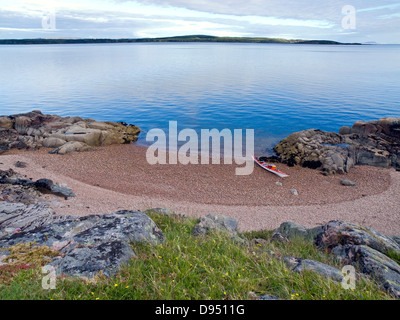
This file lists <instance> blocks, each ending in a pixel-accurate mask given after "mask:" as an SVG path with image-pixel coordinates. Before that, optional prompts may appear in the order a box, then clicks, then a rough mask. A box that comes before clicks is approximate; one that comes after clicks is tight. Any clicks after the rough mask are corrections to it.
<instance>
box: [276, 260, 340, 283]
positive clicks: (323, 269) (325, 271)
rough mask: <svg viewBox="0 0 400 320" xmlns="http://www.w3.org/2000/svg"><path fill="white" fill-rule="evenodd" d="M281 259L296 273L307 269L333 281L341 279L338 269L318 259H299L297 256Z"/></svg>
mask: <svg viewBox="0 0 400 320" xmlns="http://www.w3.org/2000/svg"><path fill="white" fill-rule="evenodd" d="M283 261H284V262H285V263H286V265H287V266H288V267H289V268H291V270H292V271H294V272H297V273H301V272H303V271H304V270H307V271H313V272H315V273H317V274H319V275H321V276H323V277H326V278H330V279H332V280H333V281H335V282H341V281H342V279H343V274H342V272H341V271H340V270H339V269H337V268H334V267H332V266H329V265H327V264H324V263H322V262H319V261H314V260H309V259H300V258H297V257H284V258H283Z"/></svg>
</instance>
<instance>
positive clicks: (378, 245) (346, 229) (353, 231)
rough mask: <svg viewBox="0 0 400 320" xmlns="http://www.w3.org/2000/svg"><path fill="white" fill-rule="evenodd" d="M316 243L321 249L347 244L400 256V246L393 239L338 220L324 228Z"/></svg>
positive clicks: (369, 229)
mask: <svg viewBox="0 0 400 320" xmlns="http://www.w3.org/2000/svg"><path fill="white" fill-rule="evenodd" d="M315 243H316V245H317V246H319V247H320V248H333V247H336V246H337V245H345V244H351V245H366V246H368V247H371V248H372V249H375V250H377V251H379V252H381V253H383V254H387V253H391V252H395V253H397V254H400V246H399V244H398V243H397V242H396V241H394V240H393V239H392V238H390V237H388V236H386V235H384V234H382V233H380V232H378V231H376V230H374V229H372V228H368V227H365V226H360V225H356V224H352V223H347V222H343V221H336V220H334V221H330V222H328V223H327V224H325V225H324V226H323V228H322V230H321V232H320V233H319V234H318V236H317V238H316V242H315Z"/></svg>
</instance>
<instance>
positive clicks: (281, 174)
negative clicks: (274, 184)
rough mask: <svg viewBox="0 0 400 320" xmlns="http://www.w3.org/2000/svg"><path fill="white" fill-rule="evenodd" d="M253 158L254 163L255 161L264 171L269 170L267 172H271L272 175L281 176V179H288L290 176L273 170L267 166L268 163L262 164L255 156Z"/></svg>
mask: <svg viewBox="0 0 400 320" xmlns="http://www.w3.org/2000/svg"><path fill="white" fill-rule="evenodd" d="M252 157H253V159H254V161H255V162H256V163H257V164H258V165H259V166H260V167H261V168H263V169H265V170H267V171H269V172H271V173H274V174H276V175H277V176H279V177H281V178H286V177H288V176H289V175H288V174H286V173H284V172H282V171H279V170H278V169H273V168H270V167H268V164H267V163H265V162H260V161H259V160H258V159H257V158H256V157H254V156H252Z"/></svg>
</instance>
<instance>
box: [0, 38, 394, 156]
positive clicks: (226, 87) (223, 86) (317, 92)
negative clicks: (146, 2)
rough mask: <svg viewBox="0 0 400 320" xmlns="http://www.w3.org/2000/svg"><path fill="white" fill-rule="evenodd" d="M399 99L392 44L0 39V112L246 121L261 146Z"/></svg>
mask: <svg viewBox="0 0 400 320" xmlns="http://www.w3.org/2000/svg"><path fill="white" fill-rule="evenodd" d="M399 103H400V46H396V45H392V46H389V45H386V46H384V45H375V46H324V45H279V44H211V43H210V44H207V43H183V44H175V43H169V44H167V43H166V44H155V43H154V44H96V45H35V46H0V114H15V113H21V112H28V111H31V110H35V109H36V110H37V109H39V110H42V112H44V113H55V114H59V115H63V116H75V115H78V116H81V117H90V118H93V119H95V120H110V121H125V122H128V123H132V124H136V125H138V126H139V127H140V128H142V129H143V130H146V131H148V130H150V129H152V128H161V129H164V130H167V129H168V122H169V121H178V129H184V128H193V129H195V130H197V131H199V130H200V129H212V128H216V129H219V130H222V129H224V128H229V129H246V128H247V129H254V130H255V136H256V140H255V144H256V149H257V150H258V151H261V152H262V151H264V150H269V149H270V148H271V147H272V146H273V145H274V144H276V143H277V142H278V141H279V140H280V139H282V138H284V137H286V136H287V135H289V134H290V133H292V132H295V131H299V130H303V129H309V128H318V129H322V130H330V131H338V130H339V129H340V127H341V126H343V125H352V124H353V123H354V122H355V121H357V120H372V119H378V118H382V117H387V116H392V117H400V104H399ZM145 136H146V135H145V134H142V135H141V138H140V140H139V143H144V139H145Z"/></svg>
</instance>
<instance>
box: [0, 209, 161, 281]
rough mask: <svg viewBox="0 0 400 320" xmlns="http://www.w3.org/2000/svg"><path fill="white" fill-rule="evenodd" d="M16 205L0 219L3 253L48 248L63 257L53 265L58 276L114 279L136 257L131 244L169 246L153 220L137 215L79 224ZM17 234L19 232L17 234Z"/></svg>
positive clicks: (49, 212) (127, 213) (131, 213)
mask: <svg viewBox="0 0 400 320" xmlns="http://www.w3.org/2000/svg"><path fill="white" fill-rule="evenodd" d="M0 205H1V204H0ZM12 205H14V206H15V207H14V208H13V210H8V211H6V212H4V211H3V210H2V211H1V214H0V248H8V247H10V246H13V245H16V244H19V243H27V242H33V243H36V244H38V245H45V246H48V247H49V248H50V249H52V250H54V251H57V252H59V256H57V257H55V258H53V260H52V261H51V262H50V263H49V265H50V266H53V267H55V269H56V272H57V274H58V275H68V276H76V277H86V278H92V277H94V276H96V275H98V274H99V272H101V273H102V274H103V275H105V276H111V275H113V274H114V273H115V272H117V271H118V270H119V268H120V267H121V265H122V264H124V263H127V262H128V261H129V260H130V259H131V258H133V257H135V253H134V252H133V250H132V248H131V247H130V243H131V242H148V243H152V244H159V243H162V242H163V241H164V240H165V236H164V234H163V233H162V231H161V230H160V229H159V228H158V227H157V226H156V224H155V223H154V222H153V220H151V219H150V218H149V217H148V216H147V215H145V214H144V213H142V212H139V211H118V212H115V213H112V214H104V215H92V216H86V217H80V218H76V217H69V216H60V215H56V214H55V213H54V212H52V210H50V209H49V208H48V207H47V206H45V205H44V204H43V205H41V206H39V207H37V206H33V207H24V206H23V205H18V204H15V203H14V204H12ZM15 228H18V229H20V230H18V232H15V231H14V232H13V229H15Z"/></svg>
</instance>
